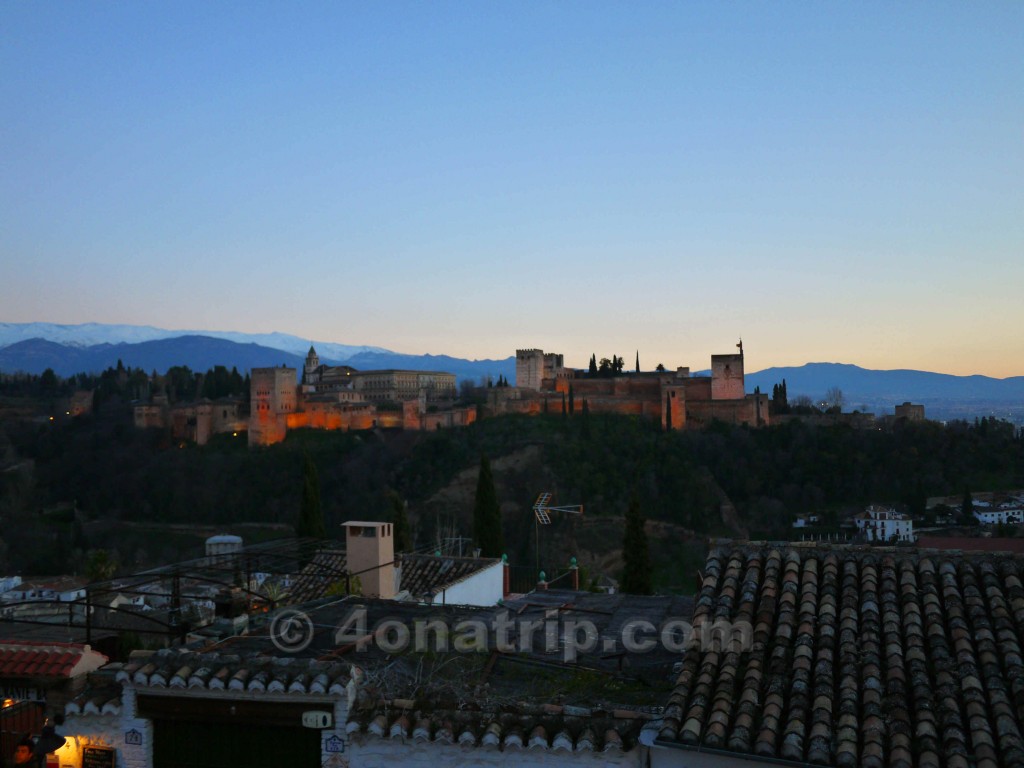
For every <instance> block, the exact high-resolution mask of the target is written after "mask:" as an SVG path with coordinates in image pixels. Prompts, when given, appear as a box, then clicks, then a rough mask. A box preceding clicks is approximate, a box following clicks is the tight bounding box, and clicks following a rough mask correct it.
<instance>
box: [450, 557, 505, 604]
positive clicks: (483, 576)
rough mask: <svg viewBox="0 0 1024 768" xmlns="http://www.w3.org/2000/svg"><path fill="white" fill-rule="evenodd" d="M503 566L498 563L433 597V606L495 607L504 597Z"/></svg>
mask: <svg viewBox="0 0 1024 768" xmlns="http://www.w3.org/2000/svg"><path fill="white" fill-rule="evenodd" d="M504 567H505V566H504V565H502V563H501V562H500V561H499V562H497V563H494V564H493V565H489V566H487V567H486V568H482V569H480V570H479V571H477V572H476V573H474V574H473V575H472V576H469V577H467V578H466V579H463V580H462V581H460V582H459V583H458V584H453V585H452V586H451V587H449V588H448V589H446V590H444V591H443V592H439V593H437V595H435V596H434V605H479V606H483V607H489V606H492V605H497V604H498V601H499V600H501V598H502V597H503V596H504V591H503V590H504V583H505V582H504V576H505V571H504Z"/></svg>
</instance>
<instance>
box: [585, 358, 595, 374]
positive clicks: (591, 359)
mask: <svg viewBox="0 0 1024 768" xmlns="http://www.w3.org/2000/svg"><path fill="white" fill-rule="evenodd" d="M587 373H589V374H590V375H591V376H597V355H591V356H590V368H589V369H588V370H587Z"/></svg>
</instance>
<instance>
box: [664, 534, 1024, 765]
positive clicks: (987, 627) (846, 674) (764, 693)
mask: <svg viewBox="0 0 1024 768" xmlns="http://www.w3.org/2000/svg"><path fill="white" fill-rule="evenodd" d="M719 619H724V620H727V621H730V622H734V623H739V622H748V623H749V624H750V626H751V627H752V630H753V634H752V645H751V646H750V647H749V649H748V650H745V651H744V650H741V649H737V648H735V647H732V648H728V647H727V648H723V649H720V650H719V649H714V648H710V647H705V648H700V647H698V646H697V645H696V644H691V646H690V648H689V649H688V650H687V651H686V653H685V654H684V658H683V666H682V671H681V673H680V675H679V678H678V680H677V683H676V687H675V689H674V691H673V693H672V695H671V697H670V699H669V703H668V706H667V707H666V709H665V720H664V722H663V727H662V729H661V731H660V734H659V738H660V740H661V741H662V743H675V744H681V745H689V746H693V747H697V746H700V747H701V748H713V749H721V750H726V751H730V752H739V753H747V754H751V753H752V754H753V755H756V756H761V757H766V758H774V759H780V758H781V759H783V760H787V761H793V762H800V763H805V762H806V763H813V764H818V765H834V766H843V767H844V768H846V767H849V768H853V767H854V766H865V767H866V768H871V767H879V768H880V767H881V766H901V767H902V766H906V767H907V768H910V766H915V765H916V766H922V768H928V767H930V766H935V767H936V768H938V767H939V766H946V767H947V768H967V767H968V766H978V768H997V766H1024V738H1022V730H1024V654H1022V647H1024V640H1022V638H1024V560H1022V559H1019V558H1013V557H994V556H988V557H984V558H965V557H959V556H948V555H946V554H944V553H936V554H930V553H924V554H918V553H914V552H899V553H898V552H896V551H888V550H887V551H879V550H870V549H867V548H856V549H854V548H850V549H832V550H829V549H818V548H806V549H804V548H795V547H794V548H772V547H766V546H727V547H722V548H716V549H713V550H712V551H711V553H710V554H709V556H708V560H707V567H706V576H705V579H704V584H703V587H702V589H701V591H700V593H699V596H698V599H697V606H696V609H695V612H694V626H695V627H699V626H700V625H701V624H702V623H706V622H710V621H715V620H719ZM697 634H698V633H695V635H694V637H695V638H696V636H697Z"/></svg>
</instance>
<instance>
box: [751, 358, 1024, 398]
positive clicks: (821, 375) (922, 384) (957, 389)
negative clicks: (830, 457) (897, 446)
mask: <svg viewBox="0 0 1024 768" xmlns="http://www.w3.org/2000/svg"><path fill="white" fill-rule="evenodd" d="M783 379H785V380H786V389H787V391H788V393H789V396H790V398H792V397H794V395H796V394H806V395H809V396H811V397H812V398H816V397H823V396H824V395H825V392H826V391H827V390H828V389H829V388H830V387H834V386H835V387H839V388H840V389H841V390H843V394H844V395H845V396H846V398H847V401H851V399H853V400H855V399H857V398H858V397H863V398H874V399H879V398H889V399H893V400H897V399H899V400H900V402H902V401H903V400H921V399H925V398H956V399H971V398H973V399H979V400H990V399H993V398H1008V399H1012V398H1017V399H1024V376H1012V377H1010V378H1007V379H995V378H992V377H990V376H979V375H975V376H954V375H952V374H948V373H930V372H928V371H914V370H907V369H898V370H890V371H877V370H871V369H868V368H861V367H860V366H857V365H849V364H846V363H807V364H805V365H801V366H799V367H785V368H781V367H780V368H766V369H764V370H763V371H758V372H756V373H748V374H747V376H746V384H747V391H752V390H753V388H754V387H757V386H760V388H761V391H762V392H768V393H769V394H770V393H771V391H772V387H773V386H774V385H775V384H779V383H781V382H782V380H783ZM901 398H902V399H901Z"/></svg>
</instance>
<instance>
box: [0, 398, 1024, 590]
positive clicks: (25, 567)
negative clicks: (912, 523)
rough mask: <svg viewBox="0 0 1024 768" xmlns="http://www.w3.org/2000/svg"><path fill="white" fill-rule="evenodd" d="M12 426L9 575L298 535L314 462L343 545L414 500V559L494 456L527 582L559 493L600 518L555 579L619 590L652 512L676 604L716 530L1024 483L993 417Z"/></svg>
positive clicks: (456, 529) (744, 530) (462, 519)
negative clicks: (217, 536) (215, 430)
mask: <svg viewBox="0 0 1024 768" xmlns="http://www.w3.org/2000/svg"><path fill="white" fill-rule="evenodd" d="M0 428H2V432H0V460H2V461H3V466H4V467H5V468H6V471H4V472H2V473H0V519H2V522H3V526H2V533H0V537H2V543H0V573H12V572H21V573H23V574H30V573H54V572H62V571H72V570H76V569H78V570H81V569H82V568H83V565H82V564H83V563H84V560H85V557H86V553H87V552H89V551H90V550H95V549H100V548H102V549H106V550H111V551H113V552H114V553H115V554H116V556H117V559H118V561H119V562H120V563H122V564H123V566H124V567H130V568H133V569H134V568H138V567H142V566H151V565H155V564H159V563H160V562H163V561H166V560H167V559H169V558H176V557H184V556H195V555H198V554H200V553H199V551H198V550H196V549H195V547H196V545H197V544H198V543H201V539H195V540H191V541H189V542H188V543H187V544H182V545H180V546H174V545H173V543H172V539H173V537H167V536H163V535H162V536H160V537H150V538H149V539H148V540H145V541H144V540H142V539H140V538H138V536H136V535H135V534H132V533H131V530H132V527H133V526H135V527H138V526H141V525H147V526H156V525H165V526H173V525H180V526H185V527H188V526H192V527H194V528H196V530H206V529H199V528H198V526H208V527H210V528H213V529H217V530H224V531H235V530H238V527H239V526H240V525H241V524H242V523H260V524H263V525H265V526H267V527H268V529H270V530H277V531H278V533H277V534H276V535H289V534H290V532H291V530H292V526H294V525H295V524H296V522H297V520H298V513H299V508H300V499H301V497H302V493H303V482H304V481H303V478H304V466H305V462H306V461H307V457H308V460H309V461H311V462H312V463H313V464H314V465H315V468H316V472H317V476H318V478H319V483H320V486H321V488H320V493H321V503H322V508H323V511H324V514H325V518H326V529H327V532H328V535H332V532H339V525H340V523H342V522H344V521H345V520H347V519H370V520H373V519H386V518H387V517H388V515H389V514H390V510H391V509H392V504H390V503H389V499H388V493H389V491H392V490H393V491H395V492H397V494H398V495H399V496H400V497H401V498H402V499H404V500H405V501H406V502H407V503H408V509H409V517H410V520H411V522H412V528H413V535H414V541H415V544H416V546H418V547H426V546H432V545H433V543H434V542H435V541H437V540H439V539H440V538H442V537H444V536H449V537H450V536H452V535H462V536H470V535H471V529H472V523H471V520H472V514H473V496H474V489H475V486H476V481H477V475H478V468H479V466H480V464H481V456H487V457H488V458H489V460H490V462H491V466H492V469H493V473H494V477H495V482H496V485H497V489H498V498H499V503H500V506H501V512H502V519H503V523H504V536H505V542H506V547H507V550H508V554H509V557H510V560H511V561H512V562H513V563H517V564H521V565H522V566H523V567H526V566H535V565H536V564H537V563H536V562H535V561H536V560H537V559H538V555H537V553H536V541H535V538H534V537H535V529H534V524H533V513H532V511H531V506H532V504H533V501H534V499H535V498H536V497H537V494H538V493H540V492H541V491H550V492H552V493H554V494H555V498H556V499H557V500H558V501H559V502H561V503H566V504H583V505H584V507H585V515H584V517H583V518H582V519H579V518H574V517H570V516H560V517H559V516H556V517H555V519H554V520H553V524H552V525H551V526H549V527H545V529H544V530H543V531H542V534H541V542H540V550H541V551H540V555H539V560H540V564H541V565H545V564H551V565H550V566H549V567H554V565H557V564H559V563H565V562H567V561H568V558H569V557H570V556H580V562H581V563H582V564H584V565H585V566H586V567H587V568H588V572H589V573H591V574H596V573H597V572H598V571H601V570H604V571H607V572H609V573H611V574H612V575H616V574H617V572H618V570H619V569H620V568H621V560H619V559H618V558H617V550H618V549H619V548H620V547H621V542H622V532H623V530H624V522H623V521H624V519H625V516H626V512H627V509H628V508H629V505H630V501H631V499H633V498H634V497H635V498H636V499H637V501H638V502H639V504H640V507H641V509H642V512H643V516H644V517H645V518H646V519H647V520H648V527H649V530H655V531H659V532H660V533H659V535H657V536H654V537H652V559H653V563H654V568H655V587H656V588H659V589H667V588H673V587H680V586H684V585H685V584H686V583H687V582H688V580H689V579H690V577H691V575H692V567H691V566H694V565H695V564H696V563H699V561H700V554H701V553H700V551H699V550H700V547H701V546H702V545H701V544H700V543H699V542H700V540H701V539H702V538H703V537H704V536H707V535H731V536H750V537H757V538H787V537H789V536H790V534H791V530H792V529H791V527H790V526H791V524H792V520H793V519H794V518H795V516H796V515H798V514H806V513H811V512H817V513H818V514H819V515H821V516H823V517H824V518H825V519H826V520H831V521H833V522H834V521H836V520H837V516H838V515H839V513H840V512H842V511H843V510H847V509H852V508H858V507H863V506H864V505H866V504H868V503H894V504H906V505H907V506H908V507H909V508H910V510H911V511H918V512H919V511H923V507H924V500H925V498H926V497H927V496H936V495H942V494H958V493H963V492H964V491H965V490H969V489H973V490H981V489H1001V488H1011V487H1014V488H1017V487H1024V440H1022V439H1021V438H1020V437H1018V436H1015V434H1014V430H1013V428H1012V427H1011V426H1010V425H1008V424H1005V423H1003V422H997V421H988V420H982V421H980V422H978V423H976V424H970V425H969V424H965V423H958V424H954V425H952V426H949V427H943V426H941V425H939V424H934V423H929V422H926V423H920V424H902V425H899V424H898V425H896V426H895V427H894V428H893V429H892V430H888V431H880V430H855V429H851V428H848V427H829V428H814V427H809V426H806V425H803V424H800V423H791V424H787V425H785V426H782V427H773V428H770V429H763V430H748V429H745V428H734V427H729V426H726V425H717V426H715V427H713V428H711V429H708V430H706V431H704V432H683V433H676V432H672V433H665V432H662V431H660V430H658V429H657V428H656V427H655V426H654V425H651V424H649V423H647V422H641V421H638V420H635V419H632V418H629V417H618V416H605V415H592V414H588V415H585V416H581V415H576V416H573V417H570V418H566V417H564V416H561V415H552V416H542V417H502V418H495V419H487V420H483V421H480V422H478V423H477V424H475V425H473V426H471V427H468V428H464V429H457V430H445V431H438V432H430V433H415V432H397V431H373V432H359V433H341V432H319V431H310V430H298V431H294V432H292V433H291V434H289V437H288V439H287V440H286V441H285V442H284V443H282V444H280V445H276V446H273V447H270V448H266V449H261V450H256V451H250V450H249V449H248V448H247V447H246V441H245V439H244V437H238V438H233V437H231V436H227V435H223V436H218V437H217V438H215V439H214V440H212V441H211V442H210V444H209V445H207V446H204V447H197V446H195V445H183V444H178V443H177V442H174V441H172V440H171V438H170V436H169V434H168V433H166V432H164V431H161V430H136V429H135V428H133V427H132V426H131V421H130V418H129V415H128V413H127V409H124V410H123V411H107V412H105V413H102V414H99V415H95V416H86V417H82V418H79V419H73V420H67V421H65V422H63V423H56V424H54V423H44V422H40V421H38V420H36V421H32V420H16V419H10V420H8V421H7V422H5V423H2V424H0ZM55 510H56V512H55ZM61 510H63V511H61ZM140 535H141V534H140ZM243 535H245V534H244V532H243ZM260 535H270V534H267V533H266V531H265V530H264V531H263V532H262V533H261V534H260ZM190 547H191V549H190Z"/></svg>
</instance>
